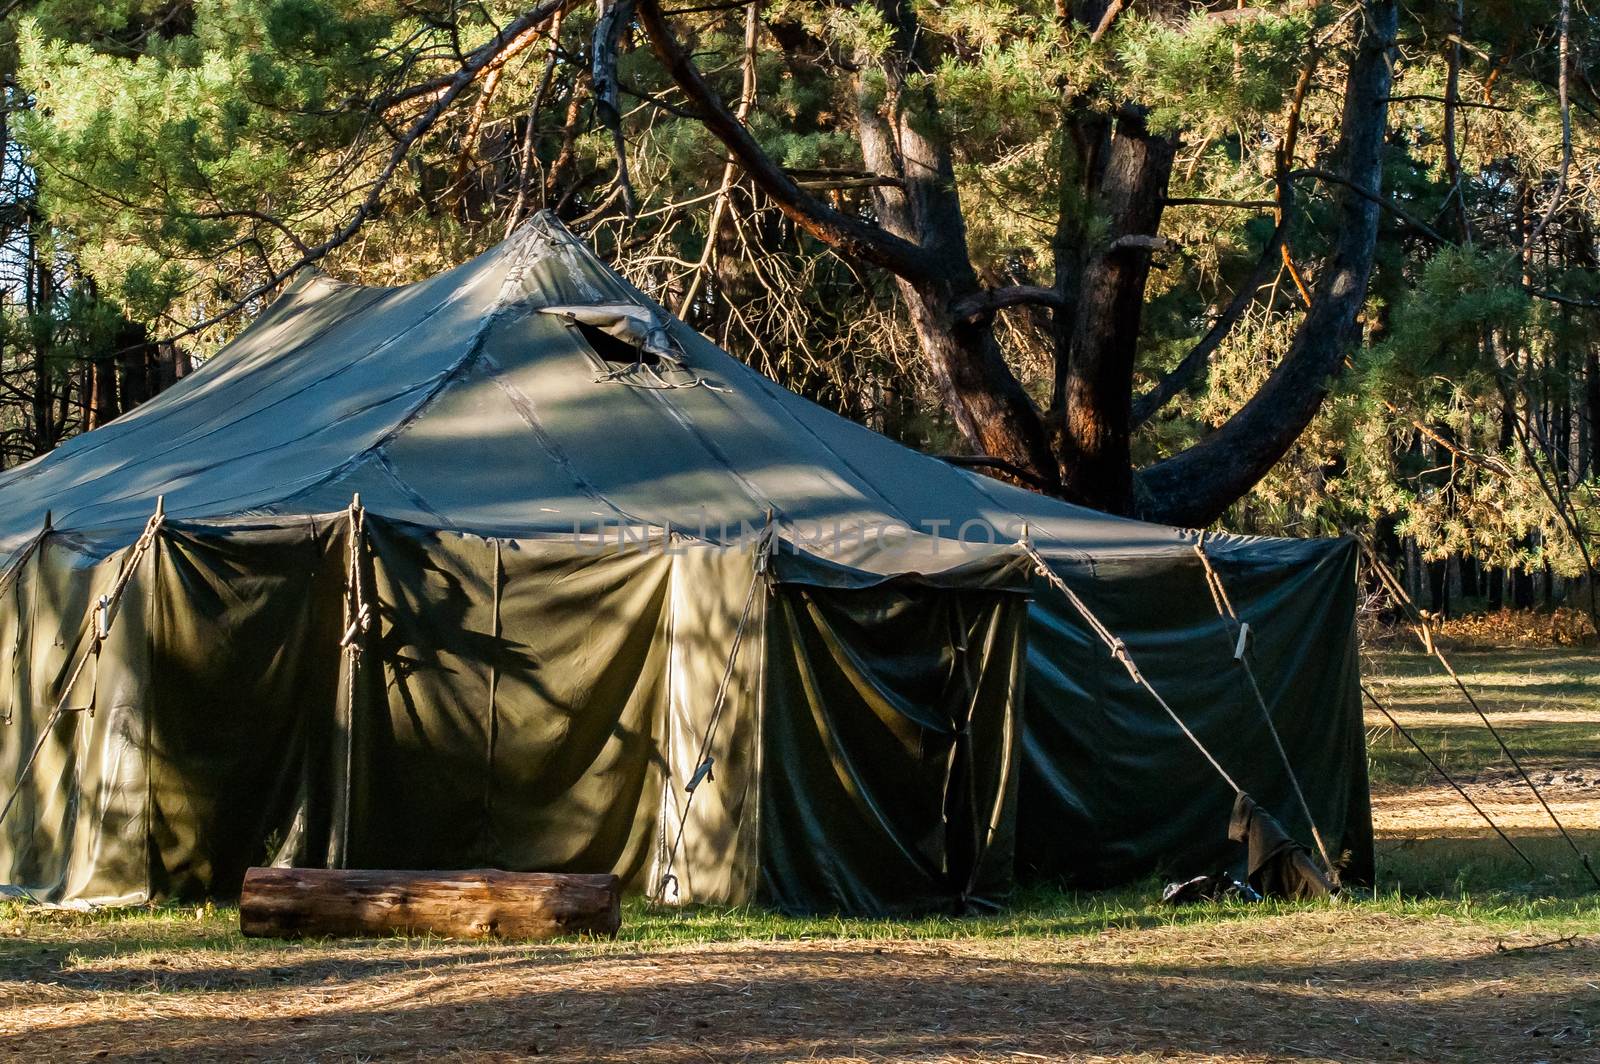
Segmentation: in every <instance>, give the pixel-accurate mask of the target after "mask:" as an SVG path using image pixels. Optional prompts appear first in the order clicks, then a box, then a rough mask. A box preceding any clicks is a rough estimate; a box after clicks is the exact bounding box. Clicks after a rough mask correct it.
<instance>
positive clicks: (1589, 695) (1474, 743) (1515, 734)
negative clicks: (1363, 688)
mask: <svg viewBox="0 0 1600 1064" xmlns="http://www.w3.org/2000/svg"><path fill="white" fill-rule="evenodd" d="M1451 663H1452V664H1453V665H1454V666H1455V669H1456V672H1457V674H1458V675H1460V677H1461V679H1462V681H1463V682H1464V683H1465V684H1466V686H1467V689H1468V690H1469V691H1471V692H1472V695H1473V697H1474V698H1476V699H1477V701H1478V704H1479V705H1480V706H1481V707H1482V708H1483V710H1484V712H1486V713H1488V714H1489V716H1490V720H1491V721H1492V722H1493V723H1494V725H1495V727H1496V729H1497V730H1498V731H1499V732H1500V734H1501V737H1502V738H1504V739H1505V741H1506V745H1507V746H1509V747H1510V748H1511V750H1512V752H1513V753H1514V754H1516V756H1517V758H1518V760H1520V761H1522V762H1523V763H1524V764H1525V765H1526V766H1529V767H1531V766H1535V765H1540V764H1549V763H1553V762H1570V761H1572V760H1573V759H1575V758H1597V757H1600V655H1597V654H1596V653H1595V652H1594V651H1592V650H1584V651H1566V650H1508V651H1472V652H1457V653H1455V654H1453V655H1451ZM1365 672H1366V678H1367V682H1368V684H1369V686H1371V687H1372V688H1373V690H1374V691H1375V692H1376V693H1377V694H1378V696H1379V697H1380V698H1382V699H1383V700H1384V702H1385V704H1387V705H1388V706H1389V708H1390V709H1391V710H1395V711H1398V712H1400V713H1402V714H1414V713H1426V714H1428V715H1429V717H1428V718H1427V719H1426V720H1425V721H1424V722H1411V723H1408V722H1407V721H1406V718H1405V717H1402V718H1401V721H1402V723H1404V724H1406V727H1407V730H1409V731H1410V732H1411V733H1412V734H1413V735H1415V736H1416V737H1417V740H1418V742H1420V743H1422V745H1423V746H1424V747H1425V748H1426V749H1427V750H1428V752H1429V753H1430V754H1432V755H1433V756H1434V758H1435V759H1436V760H1437V761H1439V763H1440V764H1441V765H1443V766H1444V768H1445V770H1446V771H1448V772H1450V773H1451V774H1452V775H1454V774H1458V773H1459V774H1461V775H1463V776H1469V777H1470V776H1475V775H1477V774H1479V773H1481V772H1483V771H1485V770H1487V769H1505V770H1510V769H1511V765H1510V762H1509V761H1508V760H1507V759H1506V757H1505V755H1504V754H1503V753H1502V752H1501V750H1500V747H1499V745H1498V743H1496V741H1495V739H1494V736H1493V735H1491V734H1490V732H1489V730H1488V729H1487V728H1485V727H1484V726H1483V722H1482V721H1481V720H1480V719H1479V718H1478V715H1477V714H1476V713H1475V712H1473V710H1472V707H1471V706H1470V705H1469V704H1468V703H1467V701H1466V699H1465V698H1463V697H1462V695H1461V693H1460V691H1459V690H1458V689H1457V688H1456V686H1455V685H1454V684H1453V683H1452V682H1451V681H1450V679H1449V677H1448V676H1446V675H1445V673H1444V671H1443V670H1442V669H1441V668H1440V666H1439V664H1438V662H1437V661H1435V660H1434V659H1433V658H1431V657H1428V656H1426V655H1424V654H1422V653H1420V652H1412V651H1407V652H1397V651H1392V650H1391V651H1372V652H1369V653H1368V654H1367V655H1366V660H1365ZM1549 715H1555V716H1570V715H1582V716H1586V717H1588V718H1589V719H1588V720H1556V721H1552V720H1547V719H1542V718H1543V717H1545V716H1549ZM1367 749H1368V755H1369V757H1370V765H1371V778H1372V785H1373V787H1374V789H1375V790H1381V789H1383V788H1385V787H1414V786H1417V785H1420V784H1425V783H1433V782H1437V781H1438V780H1437V776H1436V775H1435V774H1434V772H1433V769H1432V768H1430V767H1429V766H1428V764H1427V763H1426V762H1425V761H1424V760H1423V759H1422V758H1421V757H1419V756H1418V755H1417V752H1416V751H1415V750H1414V749H1413V748H1412V747H1411V745H1410V744H1409V743H1408V742H1406V740H1405V739H1404V738H1403V737H1402V736H1401V735H1400V734H1398V733H1397V732H1396V731H1395V730H1394V729H1393V728H1391V727H1389V726H1388V725H1387V724H1386V723H1380V724H1376V725H1374V726H1373V727H1370V728H1369V729H1368V743H1367Z"/></svg>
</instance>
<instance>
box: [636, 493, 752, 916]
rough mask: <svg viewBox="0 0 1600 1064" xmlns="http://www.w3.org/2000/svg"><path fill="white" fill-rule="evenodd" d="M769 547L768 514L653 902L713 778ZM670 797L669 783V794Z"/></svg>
mask: <svg viewBox="0 0 1600 1064" xmlns="http://www.w3.org/2000/svg"><path fill="white" fill-rule="evenodd" d="M772 549H773V526H772V515H771V514H770V513H769V514H768V515H767V527H766V530H765V531H764V532H763V533H762V538H761V543H760V545H759V547H758V548H757V550H756V557H755V569H754V572H752V573H751V576H750V589H749V591H747V592H746V593H745V597H744V608H743V609H742V610H740V612H739V624H738V626H737V627H736V628H734V630H733V640H732V643H731V644H730V646H729V648H728V661H727V664H726V665H724V666H723V669H722V679H721V680H720V681H719V682H718V684H717V694H716V698H715V699H714V701H713V702H712V704H711V719H710V720H709V721H707V723H706V730H705V733H704V734H703V735H702V736H701V738H700V746H699V749H698V751H697V752H696V754H695V770H694V772H693V774H692V775H691V776H690V778H689V781H688V782H687V783H686V784H685V785H684V788H683V807H682V808H681V809H680V810H679V812H678V831H677V834H676V835H675V836H674V837H673V840H672V846H671V847H670V848H667V849H666V857H665V860H664V861H663V870H662V873H661V882H660V883H659V884H658V885H657V888H656V901H657V902H665V901H666V900H667V889H668V886H669V885H671V886H672V887H674V888H675V887H676V886H677V885H678V877H677V876H676V875H675V874H674V868H675V867H676V865H677V861H678V853H679V851H680V850H681V849H682V848H683V836H684V832H685V830H686V829H687V828H688V826H689V809H690V807H691V806H693V805H694V796H695V793H696V792H697V791H698V790H699V789H700V784H701V783H703V782H705V781H707V780H711V781H713V782H715V779H716V777H715V776H713V775H712V766H713V764H714V763H715V762H716V758H715V757H714V756H713V755H712V753H711V748H712V745H713V744H714V743H715V741H716V735H717V725H718V724H719V723H720V722H721V720H722V712H723V710H724V709H725V708H726V707H727V704H728V690H729V688H730V687H731V686H732V684H733V672H734V666H735V665H736V664H737V663H738V661H739V648H740V646H741V645H743V643H744V634H745V630H746V629H747V628H749V626H750V617H751V614H753V613H754V612H755V604H756V592H757V591H758V590H760V588H761V585H762V584H763V583H764V582H765V580H766V576H767V569H768V556H769V555H770V554H771V552H772ZM668 797H670V785H669V793H668ZM666 829H667V824H666V820H665V819H663V820H662V822H661V842H662V844H663V847H665V843H666Z"/></svg>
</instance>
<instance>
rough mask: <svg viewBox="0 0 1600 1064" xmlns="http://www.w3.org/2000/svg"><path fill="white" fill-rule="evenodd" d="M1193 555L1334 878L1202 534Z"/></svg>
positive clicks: (1246, 638)
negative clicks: (1200, 567) (1202, 570)
mask: <svg viewBox="0 0 1600 1064" xmlns="http://www.w3.org/2000/svg"><path fill="white" fill-rule="evenodd" d="M1194 552H1195V554H1197V555H1198V556H1199V557H1200V564H1201V565H1202V566H1204V567H1205V571H1206V587H1207V589H1209V590H1210V592H1211V603H1212V605H1214V606H1216V608H1217V616H1218V617H1220V618H1221V619H1222V623H1223V625H1224V626H1225V627H1226V629H1227V632H1228V641H1229V642H1230V643H1232V644H1233V646H1234V650H1233V660H1234V661H1237V662H1238V663H1239V667H1240V668H1241V669H1243V670H1244V674H1245V678H1246V679H1248V680H1249V682H1250V690H1251V692H1252V693H1254V695H1255V698H1256V705H1257V706H1259V707H1260V708H1261V719H1262V720H1263V721H1264V722H1265V723H1266V725H1267V734H1269V735H1271V736H1272V745H1273V746H1275V747H1277V749H1278V758H1279V760H1281V761H1282V762H1283V771H1284V774H1285V775H1287V776H1288V777H1289V783H1290V785H1291V786H1293V787H1294V796H1295V798H1296V799H1297V800H1298V801H1299V803H1300V812H1301V813H1303V814H1305V818H1306V823H1307V824H1309V825H1311V837H1312V838H1313V839H1315V840H1316V843H1317V852H1318V853H1319V854H1321V855H1322V867H1323V870H1324V871H1326V872H1327V873H1328V875H1329V876H1337V875H1338V871H1337V870H1336V869H1335V868H1334V864H1333V858H1332V857H1330V856H1329V854H1328V844H1327V843H1325V842H1324V841H1322V832H1321V831H1320V830H1319V829H1318V828H1317V819H1316V817H1314V816H1312V815H1311V803H1310V802H1308V801H1307V800H1306V792H1305V790H1304V789H1303V788H1302V787H1301V786H1300V777H1299V775H1298V774H1296V773H1295V770H1294V764H1293V762H1291V761H1290V760H1289V751H1288V750H1286V749H1284V746H1283V737H1282V736H1281V735H1279V734H1278V726H1277V725H1276V724H1274V723H1273V721H1272V711H1271V710H1269V709H1268V708H1267V700H1266V698H1265V697H1264V696H1263V695H1262V694H1261V684H1260V683H1258V682H1257V681H1256V672H1255V669H1254V668H1252V667H1251V665H1250V625H1249V624H1248V623H1246V622H1244V621H1241V620H1239V615H1238V614H1237V613H1235V612H1234V609H1233V603H1232V601H1230V600H1229V598H1228V590H1227V588H1225V587H1224V586H1223V584H1222V576H1221V574H1220V573H1218V572H1217V570H1216V569H1215V568H1214V567H1213V566H1212V564H1211V559H1210V558H1209V557H1208V556H1207V555H1206V534H1205V532H1204V531H1201V533H1200V540H1199V542H1197V543H1196V544H1195V545H1194Z"/></svg>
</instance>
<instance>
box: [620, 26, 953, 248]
mask: <svg viewBox="0 0 1600 1064" xmlns="http://www.w3.org/2000/svg"><path fill="white" fill-rule="evenodd" d="M638 11H639V21H640V23H641V24H642V25H643V26H644V28H645V32H646V33H647V34H648V35H649V37H650V46H651V48H652V49H654V51H655V53H656V56H657V58H659V59H660V60H661V64H662V65H663V66H665V67H666V68H667V71H668V72H669V73H670V74H671V75H672V79H673V80H674V81H676V82H677V83H678V87H679V88H680V89H682V90H683V93H684V95H685V96H686V97H687V98H688V99H689V100H690V101H691V102H692V103H694V104H695V105H696V106H697V107H698V108H699V110H700V112H701V120H702V121H703V122H704V123H705V126H706V128H707V129H709V130H710V131H711V133H712V134H713V135H715V136H716V137H717V139H719V140H721V141H722V143H723V144H724V145H726V146H727V148H728V150H729V151H730V152H731V153H732V154H733V157H734V158H735V159H736V160H737V161H738V163H739V165H740V167H741V168H743V170H744V172H745V173H747V174H749V175H750V178H751V180H753V181H754V182H755V183H756V185H757V186H758V187H759V188H760V189H761V191H763V192H765V193H766V194H767V195H768V196H769V197H771V199H772V201H773V202H774V203H776V204H777V205H778V207H779V208H781V209H782V210H783V213H784V214H786V215H788V216H789V217H790V218H792V219H793V220H794V222H795V224H796V225H798V226H800V227H801V228H802V229H804V230H805V231H806V232H808V233H810V234H811V235H812V236H814V237H816V238H817V239H818V240H820V241H822V242H823V243H824V244H827V245H828V246H829V247H831V248H833V249H834V250H836V251H839V252H841V253H843V254H846V255H850V256H852V257H853V258H858V259H861V260H862V261H864V262H870V263H872V264H874V265H877V266H882V267H883V268H884V269H887V270H889V271H890V272H892V273H895V274H897V275H899V276H901V277H904V278H908V279H915V278H924V277H929V276H932V275H934V274H936V273H937V272H938V268H939V267H938V264H937V263H935V262H932V261H930V257H929V255H928V253H927V252H926V251H925V250H924V249H922V248H920V247H918V246H917V245H916V244H913V243H911V242H910V241H909V240H904V239H901V238H900V237H897V236H895V235H893V234H892V233H888V232H885V231H884V230H883V229H881V228H879V227H878V226H875V225H871V224H869V223H867V222H864V221H862V220H861V219H859V218H853V217H851V216H849V215H847V214H844V213H843V212H841V211H837V210H834V209H833V208H832V207H830V206H828V205H827V204H826V203H824V202H823V201H822V200H820V199H818V198H817V197H816V196H815V195H813V194H812V193H811V192H809V191H807V190H806V189H803V188H801V187H800V186H799V185H798V184H796V183H795V181H794V179H793V178H791V177H790V176H789V175H788V174H786V173H784V172H783V168H782V167H780V166H779V165H778V164H777V163H776V162H774V161H773V159H772V158H771V157H770V156H769V155H767V153H766V152H765V151H763V150H762V148H761V145H759V144H757V143H756V140H755V138H754V137H753V136H751V135H750V131H749V130H748V129H747V128H745V125H744V123H743V122H740V121H739V120H738V119H737V118H736V117H734V115H733V114H732V113H731V112H729V110H728V108H727V106H726V105H725V104H724V103H723V102H722V98H721V97H720V96H718V95H717V92H716V90H715V89H713V88H712V87H711V86H710V85H709V84H707V83H706V80H705V78H704V77H702V76H701V74H700V71H699V70H698V69H697V68H696V67H695V65H694V61H693V59H691V58H690V56H689V53H688V52H686V51H685V50H684V48H683V45H681V44H680V43H679V42H678V39H677V37H676V36H675V35H674V34H673V32H672V27H671V26H669V25H668V24H667V20H666V17H665V16H664V15H662V13H661V8H660V6H659V4H658V3H657V0H639V2H638Z"/></svg>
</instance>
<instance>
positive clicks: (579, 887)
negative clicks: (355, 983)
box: [239, 868, 622, 939]
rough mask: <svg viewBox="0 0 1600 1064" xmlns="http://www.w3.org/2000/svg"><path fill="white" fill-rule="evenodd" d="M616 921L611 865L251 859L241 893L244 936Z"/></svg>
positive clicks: (607, 930) (580, 927)
mask: <svg viewBox="0 0 1600 1064" xmlns="http://www.w3.org/2000/svg"><path fill="white" fill-rule="evenodd" d="M621 923H622V909H621V887H620V884H619V881H618V879H617V877H616V876H614V875H557V874H553V873H546V872H500V871H495V870H493V869H476V870H473V871H465V872H380V871H368V870H344V869H329V868H252V869H250V870H249V871H247V872H246V873H245V876H244V887H243V889H242V891H241V893H240V896H239V928H240V930H241V931H243V932H244V934H245V936H246V937H249V938H299V937H302V936H320V935H332V936H364V935H395V934H413V935H419V934H432V935H442V936H444V937H446V938H510V939H548V938H559V937H563V936H566V935H579V934H590V935H605V936H607V937H608V938H614V937H616V934H617V929H618V927H620V926H621Z"/></svg>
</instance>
